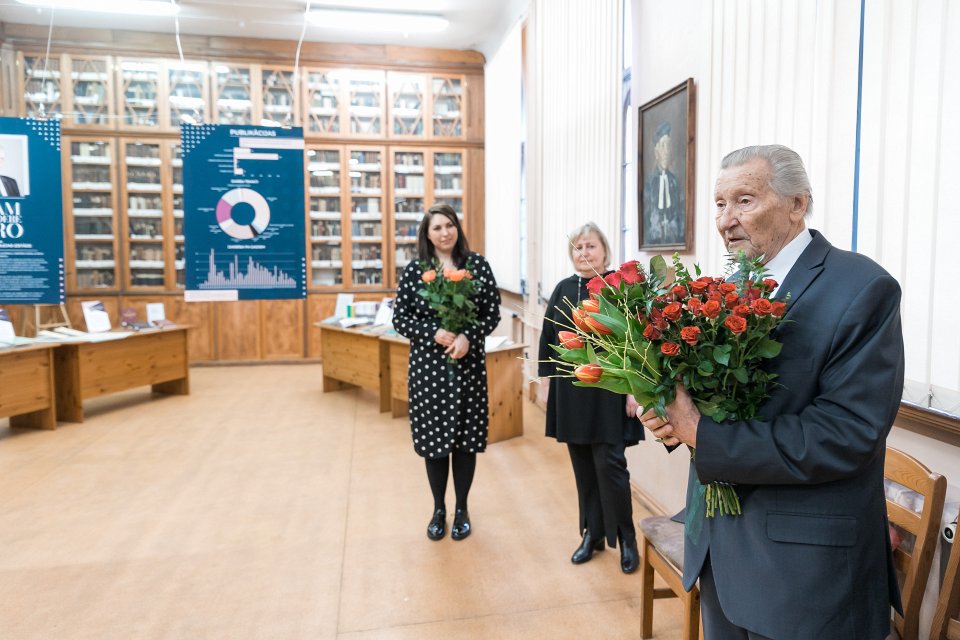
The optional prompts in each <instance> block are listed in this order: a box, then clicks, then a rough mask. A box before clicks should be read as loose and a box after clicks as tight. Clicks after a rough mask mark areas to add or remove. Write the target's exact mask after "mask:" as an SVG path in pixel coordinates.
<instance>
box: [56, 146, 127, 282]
mask: <svg viewBox="0 0 960 640" xmlns="http://www.w3.org/2000/svg"><path fill="white" fill-rule="evenodd" d="M68 144H69V147H67V148H69V149H70V162H69V164H68V165H67V166H68V171H69V176H67V183H68V184H69V185H70V190H71V192H72V193H73V200H72V203H71V204H72V207H71V215H72V218H73V219H72V227H73V254H74V263H73V266H74V271H75V276H74V277H75V286H76V288H77V289H114V288H116V284H117V279H116V262H115V253H114V252H115V238H116V229H115V228H114V211H113V206H114V203H113V197H114V186H113V146H112V145H111V144H110V143H109V142H105V141H102V140H87V139H84V140H77V139H72V140H70V141H69V143H68ZM65 146H66V145H65Z"/></svg>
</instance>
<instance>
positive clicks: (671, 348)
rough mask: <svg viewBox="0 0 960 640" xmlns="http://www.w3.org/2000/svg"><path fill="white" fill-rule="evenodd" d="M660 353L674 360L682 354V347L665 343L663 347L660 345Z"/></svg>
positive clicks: (673, 343) (672, 343) (674, 343)
mask: <svg viewBox="0 0 960 640" xmlns="http://www.w3.org/2000/svg"><path fill="white" fill-rule="evenodd" d="M660 353H662V354H663V355H665V356H669V357H671V358H672V357H673V356H675V355H677V354H678V353H680V345H678V344H677V343H676V342H664V343H663V344H662V345H660Z"/></svg>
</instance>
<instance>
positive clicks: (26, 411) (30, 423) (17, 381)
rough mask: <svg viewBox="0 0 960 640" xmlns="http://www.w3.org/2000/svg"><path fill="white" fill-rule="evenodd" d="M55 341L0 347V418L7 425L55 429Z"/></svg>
mask: <svg viewBox="0 0 960 640" xmlns="http://www.w3.org/2000/svg"><path fill="white" fill-rule="evenodd" d="M56 346H57V345H55V344H37V345H28V346H24V347H12V348H9V349H0V417H4V418H5V417H7V416H9V417H10V426H11V427H28V428H31V429H55V428H56V426H57V415H56V393H55V392H54V386H53V353H54V348H55V347H56Z"/></svg>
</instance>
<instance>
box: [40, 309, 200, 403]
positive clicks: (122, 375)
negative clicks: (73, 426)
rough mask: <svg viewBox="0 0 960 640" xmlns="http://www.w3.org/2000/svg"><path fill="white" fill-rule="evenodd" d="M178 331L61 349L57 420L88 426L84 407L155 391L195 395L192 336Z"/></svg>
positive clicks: (144, 333) (178, 328)
mask: <svg viewBox="0 0 960 640" xmlns="http://www.w3.org/2000/svg"><path fill="white" fill-rule="evenodd" d="M189 328H190V327H187V326H176V327H168V328H165V329H157V330H153V331H142V332H139V333H133V334H131V335H129V336H127V337H126V338H122V339H119V340H109V341H106V342H67V343H63V344H59V345H57V351H56V355H55V362H56V367H55V371H56V381H57V417H58V418H59V419H60V420H64V421H66V422H83V401H84V400H87V399H89V398H96V397H97V396H102V395H106V394H108V393H116V392H117V391H124V390H126V389H132V388H134V387H141V386H144V385H148V384H149V385H151V386H152V389H153V391H154V392H155V393H169V394H175V395H187V394H189V393H190V369H189V366H188V363H189V358H188V357H187V330H188V329H189Z"/></svg>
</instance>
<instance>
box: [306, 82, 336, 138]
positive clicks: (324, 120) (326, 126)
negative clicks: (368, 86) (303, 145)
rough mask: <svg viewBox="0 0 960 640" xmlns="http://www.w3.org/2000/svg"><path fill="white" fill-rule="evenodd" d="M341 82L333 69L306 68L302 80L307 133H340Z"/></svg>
mask: <svg viewBox="0 0 960 640" xmlns="http://www.w3.org/2000/svg"><path fill="white" fill-rule="evenodd" d="M341 91H342V82H341V78H340V75H339V74H338V73H337V72H335V71H329V70H325V69H307V72H306V76H305V80H304V91H303V95H304V99H305V101H306V130H307V133H316V134H321V135H337V134H339V133H340V120H341V114H340V99H341Z"/></svg>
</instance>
